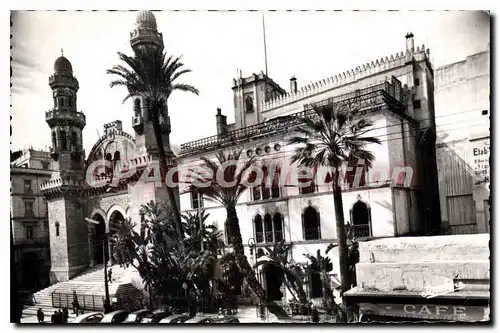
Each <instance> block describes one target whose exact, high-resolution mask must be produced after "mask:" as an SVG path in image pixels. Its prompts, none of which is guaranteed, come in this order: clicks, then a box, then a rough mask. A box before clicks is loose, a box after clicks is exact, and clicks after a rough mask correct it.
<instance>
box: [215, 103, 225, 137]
mask: <svg viewBox="0 0 500 333" xmlns="http://www.w3.org/2000/svg"><path fill="white" fill-rule="evenodd" d="M215 119H216V123H217V135H219V136H220V135H226V134H227V117H226V116H225V115H223V114H222V110H221V108H217V114H216V115H215Z"/></svg>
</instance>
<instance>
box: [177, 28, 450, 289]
mask: <svg viewBox="0 0 500 333" xmlns="http://www.w3.org/2000/svg"><path fill="white" fill-rule="evenodd" d="M405 41H406V48H405V50H404V51H403V52H398V53H396V54H395V55H390V56H388V57H386V58H382V59H377V60H376V61H372V62H369V63H367V64H363V65H361V66H358V67H356V68H355V69H352V70H349V71H347V72H344V73H341V74H337V75H335V76H333V77H329V78H327V79H324V80H320V81H318V82H315V83H313V84H310V85H307V86H304V87H302V88H298V87H297V79H296V78H295V77H292V78H291V79H290V82H289V85H290V88H289V89H288V90H285V89H283V88H281V87H280V86H279V85H278V84H277V83H275V82H274V81H273V80H272V79H271V78H269V77H267V76H266V75H265V74H264V73H262V72H261V73H260V74H253V75H250V76H246V77H245V76H243V75H242V73H239V77H237V78H236V79H234V81H233V87H232V90H233V96H234V115H235V123H234V124H227V121H226V116H224V115H223V114H222V110H220V109H219V110H217V114H216V125H217V135H214V136H211V137H208V138H204V139H200V140H196V141H193V142H188V143H185V144H182V145H181V152H180V155H179V156H178V158H177V163H178V167H179V170H181V171H182V170H189V169H193V168H196V167H198V166H200V165H201V164H202V161H201V160H200V157H202V156H203V157H206V158H209V159H212V158H214V157H215V153H216V152H217V151H225V152H226V153H228V152H232V151H240V150H241V151H242V154H243V157H242V159H241V160H242V162H244V161H246V160H247V159H248V158H250V157H256V165H257V166H258V167H259V168H262V169H263V170H272V169H271V168H269V165H271V166H272V165H275V166H276V165H277V170H278V177H279V176H282V174H283V172H284V173H285V174H286V175H287V177H285V178H286V179H287V182H285V183H282V185H284V186H276V185H271V184H272V182H271V183H269V184H267V185H266V184H263V185H259V186H256V187H253V188H251V189H249V190H247V191H246V192H244V193H243V195H242V196H241V197H240V200H239V202H238V204H237V207H236V210H237V213H238V218H239V221H240V229H241V233H242V237H243V241H244V242H245V243H246V242H247V240H248V241H250V240H251V241H253V242H255V243H256V246H257V248H259V247H264V246H269V245H272V244H273V243H274V242H275V241H279V240H283V239H284V240H285V242H286V243H287V244H291V245H292V253H291V258H290V259H291V260H293V261H295V262H305V261H306V260H307V259H306V258H305V256H304V254H305V253H308V254H313V255H315V254H316V251H317V250H320V251H321V253H322V255H324V252H325V249H326V247H327V245H328V244H329V243H332V242H335V241H336V238H337V235H336V229H335V211H334V208H333V196H332V188H331V184H328V180H327V179H326V178H328V177H327V176H326V175H325V174H320V173H317V174H315V175H314V176H311V178H310V180H311V181H312V183H311V186H309V187H307V188H299V187H298V179H297V178H298V177H299V175H298V174H297V173H295V174H294V173H293V172H291V173H290V170H293V168H294V165H293V164H292V163H291V161H290V159H291V156H292V154H293V152H294V149H295V147H294V146H290V145H288V144H287V139H288V138H289V137H290V136H291V135H293V131H294V126H295V124H296V118H297V117H300V116H306V115H309V114H310V112H312V111H311V105H312V104H315V103H318V104H321V103H345V105H349V106H350V107H352V110H353V111H355V110H358V112H359V114H363V115H364V116H366V117H369V118H370V119H372V120H373V121H374V126H373V131H371V132H370V133H369V135H371V136H376V137H378V138H379V139H380V140H381V141H382V142H381V144H380V145H370V146H369V147H368V149H370V150H371V151H372V152H373V153H374V155H375V157H376V160H375V165H374V166H373V169H372V170H374V173H373V174H376V172H375V171H377V172H378V175H379V177H378V179H377V176H374V177H373V178H371V179H368V178H370V177H368V178H366V179H365V182H364V184H363V186H361V187H358V188H353V187H351V186H350V185H349V183H348V182H346V184H344V189H343V204H344V207H343V209H344V216H345V219H346V221H350V222H352V223H353V225H354V228H355V233H356V236H357V237H360V238H378V237H394V236H402V235H408V234H425V233H432V232H436V230H439V224H440V213H439V201H438V200H439V198H438V197H437V195H433V193H438V190H437V170H436V160H435V157H436V153H435V137H436V132H435V122H434V102H433V96H434V88H433V82H434V78H433V69H432V65H431V63H430V61H429V50H428V49H425V47H424V46H423V45H422V46H421V47H420V46H418V47H415V45H414V39H413V35H412V34H408V35H407V36H406V39H405ZM400 168H405V170H406V171H403V172H400V171H401V170H402V169H400ZM395 170H397V171H395ZM405 172H406V174H405ZM264 173H265V171H264ZM409 173H411V174H412V175H411V176H409ZM401 175H402V176H403V178H405V176H409V177H408V178H405V179H407V180H408V182H406V183H405V181H404V180H403V181H401V179H402V178H399V176H401ZM424 175H425V176H424ZM275 177H276V176H275ZM273 178H274V177H273ZM377 180H378V182H377ZM186 187H187V185H186V184H182V183H181V184H180V193H181V195H180V203H181V209H182V211H184V212H196V211H199V210H205V211H206V212H207V213H209V214H210V215H209V217H208V219H207V222H209V223H212V224H214V225H216V226H217V227H218V228H219V229H220V230H223V228H224V222H225V220H226V211H225V209H224V208H223V207H221V206H218V205H216V204H214V203H212V202H210V201H208V200H206V199H204V198H202V197H200V196H199V195H197V194H193V193H183V192H184V190H185V188H186ZM246 253H247V256H248V257H249V258H251V259H250V260H256V258H255V257H254V256H252V255H251V253H250V251H249V247H246ZM328 256H329V257H330V258H331V260H332V262H333V263H334V269H333V274H337V273H338V254H337V252H336V250H335V249H334V250H332V251H331V252H329V254H328ZM272 275H273V274H267V273H265V274H264V276H263V277H262V279H263V281H264V286H265V287H267V289H268V290H272V289H276V288H271V286H275V285H281V283H280V282H276V281H272ZM282 288H283V289H284V287H282ZM311 289H314V288H311ZM274 297H278V298H279V297H280V296H279V293H278V294H277V295H274V296H272V298H274Z"/></svg>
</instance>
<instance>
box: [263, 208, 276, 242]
mask: <svg viewBox="0 0 500 333" xmlns="http://www.w3.org/2000/svg"><path fill="white" fill-rule="evenodd" d="M264 231H265V239H266V243H272V242H273V241H274V237H273V236H274V235H273V218H272V217H271V214H269V213H267V214H266V215H264Z"/></svg>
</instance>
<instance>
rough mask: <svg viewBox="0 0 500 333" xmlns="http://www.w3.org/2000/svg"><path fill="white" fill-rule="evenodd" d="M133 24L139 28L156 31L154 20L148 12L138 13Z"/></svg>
mask: <svg viewBox="0 0 500 333" xmlns="http://www.w3.org/2000/svg"><path fill="white" fill-rule="evenodd" d="M135 22H136V23H137V25H138V26H139V27H143V28H153V29H156V18H155V16H154V14H153V12H152V11H150V10H141V11H139V13H138V14H137V17H136V19H135Z"/></svg>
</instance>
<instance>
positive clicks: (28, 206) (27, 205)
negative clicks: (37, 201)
mask: <svg viewBox="0 0 500 333" xmlns="http://www.w3.org/2000/svg"><path fill="white" fill-rule="evenodd" d="M34 215H35V214H34V213H33V201H25V202H24V216H26V217H33V216H34Z"/></svg>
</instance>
